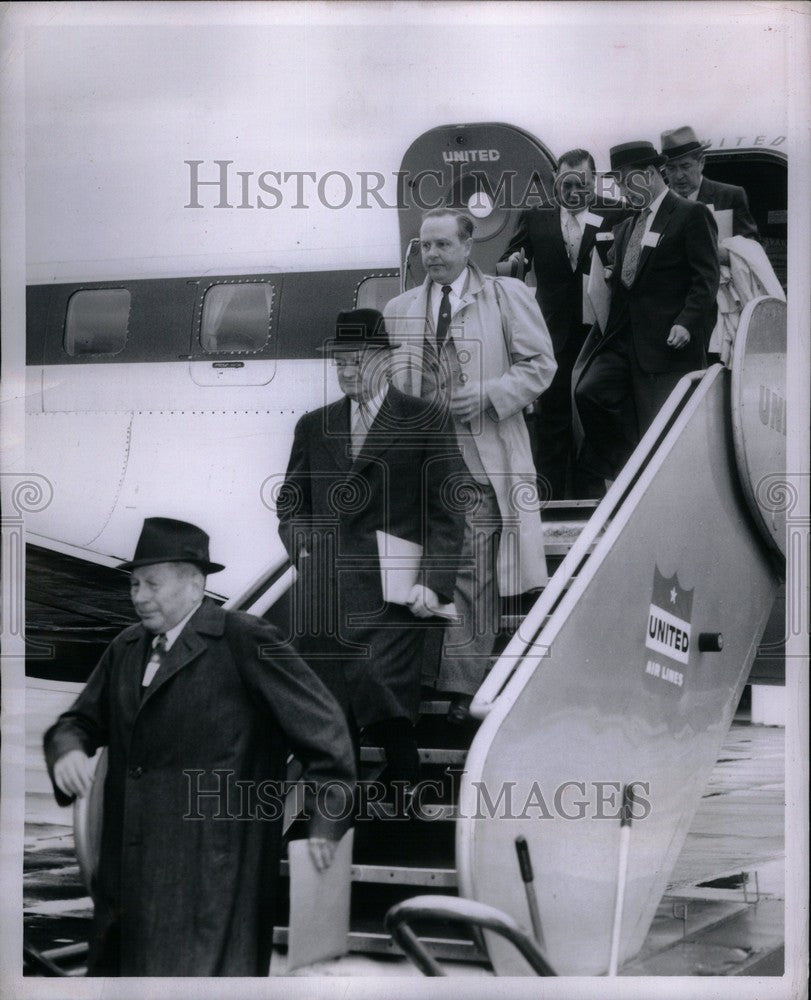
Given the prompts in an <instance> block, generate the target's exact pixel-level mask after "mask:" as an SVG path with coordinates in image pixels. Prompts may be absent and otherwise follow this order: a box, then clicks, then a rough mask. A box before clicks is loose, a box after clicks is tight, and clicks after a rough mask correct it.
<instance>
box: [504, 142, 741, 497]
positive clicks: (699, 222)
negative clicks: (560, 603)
mask: <svg viewBox="0 0 811 1000" xmlns="http://www.w3.org/2000/svg"><path fill="white" fill-rule="evenodd" d="M708 146H709V142H707V141H700V140H699V139H698V138H697V136H696V133H695V131H694V130H693V129H692V128H691V127H689V126H683V127H681V128H677V129H673V130H670V131H667V132H663V133H662V136H661V152H659V151H657V150H656V149H655V148H654V146H653V145H652V144H651V143H648V142H643V141H638V142H628V143H623V144H621V145H618V146H615V147H613V148H612V149H611V151H610V159H611V171H610V174H609V176H611V177H613V178H614V179H615V180H616V182H617V184H618V186H619V189H620V192H621V193H622V195H623V198H624V203H618V202H609V201H606V200H605V199H604V198H600V197H597V196H596V195H595V167H594V159H593V158H592V156H591V154H590V153H588V152H587V151H586V150H583V149H575V150H571V151H570V152H567V153H564V154H563V156H561V157H560V159H559V161H558V165H557V178H556V182H557V183H556V192H557V200H556V202H555V203H554V204H550V205H541V206H539V207H537V208H532V209H529V210H528V211H526V212H524V213H523V214H522V215H521V217H520V220H519V225H518V228H517V231H516V234H515V236H514V238H513V240H512V242H511V243H510V245H509V247H508V248H507V251H506V253H505V255H504V257H505V259H512V260H513V261H516V262H517V261H518V260H519V259H525V260H528V261H529V262H531V263H532V265H533V268H534V273H535V278H536V285H537V296H538V303H539V305H540V307H541V311H542V312H543V315H544V318H545V320H546V322H547V324H548V327H549V332H550V334H551V337H552V342H553V344H554V348H555V360H556V361H557V365H558V369H557V372H556V374H555V378H554V380H553V382H552V385H551V386H550V388H549V389H548V390H547V392H546V393H545V394H544V395H543V396H542V397H541V398H540V399H539V400H538V402H537V403H536V404H535V407H534V413H533V415H532V416H531V417H530V420H531V423H532V425H533V431H534V433H533V453H534V456H535V461H536V466H537V470H538V474H539V477H540V481H541V484H542V487H543V488H544V489H545V492H546V495H547V496H548V497H549V498H551V499H553V500H562V499H564V498H568V497H571V498H577V499H585V498H594V497H599V496H601V495H602V493H603V492H604V485H605V480H606V479H608V480H610V479H613V478H614V477H615V476H616V474H617V472H618V471H619V469H620V468H622V465H623V464H624V462H625V460H626V459H627V457H628V455H629V454H630V451H631V450H632V449H633V447H634V446H635V445H636V443H637V442H638V440H639V438H640V437H641V436H642V435H643V434H644V432H645V431H646V430H647V428H648V427H649V426H650V424H651V422H652V420H653V418H654V417H655V415H656V413H657V412H658V411H659V409H660V407H661V405H662V403H663V402H664V401H665V399H666V398H667V397H668V395H669V394H670V392H671V391H672V389H673V387H674V386H675V384H676V383H677V382H678V381H679V379H680V378H681V377H682V375H684V374H685V373H686V372H689V371H692V370H695V369H697V368H701V367H702V366H703V364H704V363H705V356H706V351H707V347H708V343H709V337H710V333H711V332H712V330H713V327H714V325H715V321H716V295H717V292H718V282H719V263H725V262H726V261H728V259H729V254H728V251H727V249H726V248H725V246H724V245H723V242H722V241H721V242H719V239H718V227H717V225H716V220H717V219H721V220H724V217H725V216H726V217H727V219H726V220H725V221H728V223H729V225H728V226H727V229H728V235H731V236H743V237H746V238H750V239H751V238H754V239H757V236H758V233H757V226H756V225H755V222H754V220H753V218H752V216H751V213H750V211H749V205H748V201H747V196H746V192H745V191H744V189H743V188H741V187H737V186H735V185H731V184H723V183H720V182H718V181H712V180H709V179H708V178H706V177H704V176H703V170H704V154H705V150H706V149H707V147H708ZM603 266H605V268H606V270H605V274H606V278H607V280H608V282H609V286H610V291H611V300H610V309H609V312H608V317H607V321H604V322H603V323H602V324H600V323H597V322H596V321H595V320H596V316H595V315H594V314H593V313H592V312H591V310H590V309H589V296H588V288H589V277H590V272H591V271H592V268H593V267H598V268H602V267H603ZM578 420H579V422H580V423H581V424H582V431H583V433H582V435H580V436H578V435H577V434H576V430H575V429H576V427H577V424H578Z"/></svg>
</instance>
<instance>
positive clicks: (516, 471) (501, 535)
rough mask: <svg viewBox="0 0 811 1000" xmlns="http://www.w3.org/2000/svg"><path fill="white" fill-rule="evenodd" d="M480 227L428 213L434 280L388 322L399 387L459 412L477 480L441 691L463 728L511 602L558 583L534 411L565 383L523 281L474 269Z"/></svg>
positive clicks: (443, 211) (456, 420)
mask: <svg viewBox="0 0 811 1000" xmlns="http://www.w3.org/2000/svg"><path fill="white" fill-rule="evenodd" d="M473 232H474V226H473V220H472V219H471V218H470V216H469V215H467V214H465V213H464V212H458V211H455V210H454V209H451V208H437V209H432V210H431V211H428V212H426V213H425V214H424V215H423V218H422V225H421V226H420V246H421V252H422V262H423V265H424V267H425V270H426V278H425V281H424V282H423V284H422V285H420V286H418V287H416V288H410V289H408V291H406V292H404V293H403V294H402V295H398V296H397V297H396V298H394V299H392V300H391V302H389V303H388V305H387V306H386V309H385V315H386V323H387V324H389V328H390V329H391V331H392V335H393V336H396V337H397V339H398V340H400V341H402V343H401V346H400V348H399V349H398V351H397V352H396V354H395V370H394V376H393V378H394V384H395V385H396V386H397V387H398V388H401V389H403V391H404V392H407V393H410V394H411V395H413V396H418V397H421V398H422V399H424V400H427V401H429V402H430V403H431V405H432V406H440V407H444V408H447V409H449V410H450V414H451V418H452V421H453V427H454V429H455V431H456V436H457V438H458V441H459V448H460V450H461V452H462V457H463V459H464V462H465V466H466V471H467V477H468V481H467V486H466V495H467V499H468V503H467V522H466V526H465V545H464V548H463V561H462V568H461V570H460V572H459V575H458V577H457V579H456V587H455V591H454V604H455V605H456V609H457V611H458V612H459V622H458V624H454V625H452V626H451V627H450V628H448V630H447V633H446V637H445V648H444V652H443V657H442V664H441V667H440V672H439V680H438V683H439V686H440V688H442V689H444V690H445V691H448V692H451V693H452V694H453V695H454V697H453V698H452V699H451V704H450V708H449V711H448V718H449V720H450V721H451V722H453V723H457V722H464V721H465V720H466V719H467V718H468V716H469V712H468V706H469V704H470V701H471V699H472V696H473V695H474V694H475V693H476V691H477V689H478V688H479V687H480V685H481V683H482V680H483V679H484V676H485V673H486V672H487V669H488V667H489V665H490V658H491V655H492V651H493V645H494V642H495V637H496V634H497V631H498V628H499V608H500V596H517V595H520V594H523V593H525V592H526V591H530V590H534V589H536V588H538V587H542V586H544V584H545V583H546V582H547V579H548V577H547V572H546V559H545V556H544V540H543V527H542V525H541V517H540V503H539V499H538V492H537V486H536V473H535V463H534V461H533V458H532V450H531V448H530V442H529V434H528V432H527V426H526V423H525V421H524V408H525V407H526V406H528V405H529V404H530V403H533V402H534V401H535V400H536V399H537V398H538V396H540V394H541V393H542V392H544V391H545V390H546V389H547V387H548V386H549V384H550V383H551V381H552V378H553V376H554V374H555V369H556V364H555V356H554V352H553V349H552V342H551V340H550V337H549V333H548V331H547V328H546V323H545V321H544V318H543V316H542V315H541V311H540V309H539V308H538V303H537V302H536V301H535V297H534V295H533V294H532V290H531V289H530V288H528V287H527V286H526V285H525V284H524V283H523V281H518V280H516V279H515V278H506V277H504V278H502V277H498V278H493V277H491V276H490V275H485V274H482V272H481V271H480V270H479V268H478V267H476V265H475V264H474V263H473V262H472V261H471V260H470V254H471V251H472V249H473Z"/></svg>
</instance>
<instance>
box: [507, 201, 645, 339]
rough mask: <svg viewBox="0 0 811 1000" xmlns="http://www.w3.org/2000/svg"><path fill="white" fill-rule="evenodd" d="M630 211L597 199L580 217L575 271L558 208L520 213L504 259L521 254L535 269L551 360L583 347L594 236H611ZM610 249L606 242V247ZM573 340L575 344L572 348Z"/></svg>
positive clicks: (544, 206)
mask: <svg viewBox="0 0 811 1000" xmlns="http://www.w3.org/2000/svg"><path fill="white" fill-rule="evenodd" d="M628 214H629V213H628V211H627V210H626V209H624V208H622V207H621V206H619V205H617V204H616V203H611V202H605V201H603V200H602V199H597V200H595V202H594V203H593V204H591V205H589V207H588V210H587V211H586V212H585V213H584V214H583V237H582V239H581V241H580V249H579V251H578V255H577V264H576V266H575V268H574V269H572V265H571V263H570V261H569V254H568V252H567V250H566V244H565V243H564V240H563V232H562V230H561V222H560V206H559V205H558V204H555V203H553V204H547V205H538V206H536V207H534V208H529V209H527V210H526V211H524V212H522V213H521V215H520V217H519V220H518V226H517V228H516V231H515V235H514V236H513V238H512V239H511V240H510V245H509V246H508V247H507V249H506V250H505V252H504V254H503V256H502V260H506V259H507V257H509V256H510V254H512V253H513V252H514V251H516V250H522V251H523V253H524V255H525V257H526V258H527V260H528V261H529V262H530V263H531V264H532V266H533V269H534V271H535V278H536V286H535V295H536V298H537V299H538V305H539V306H540V307H541V312H542V313H543V318H544V319H545V320H546V325H547V328H548V330H549V336H550V337H551V339H552V346H553V348H554V350H555V358H559V357H560V356H561V355H562V354H563V353H564V350H567V351H568V353H573V354H574V355H575V356H576V354H577V352H578V351H579V350H580V348H581V347H582V346H583V341H584V340H585V337H586V334H587V333H588V328H586V327H584V323H583V279H584V277H587V276H588V274H589V271H590V269H591V256H592V253H591V252H592V250H593V249H594V247H595V246H598V248H599V244H598V242H597V236H598V234H599V235H602V236H603V237H605V236H607V235H610V233H611V230H612V228H613V227H614V226H616V225H618V224H619V223H620V222H621V221H622V220H623V219H624V218H626V216H627V215H628ZM606 245H609V244H606ZM570 340H574V341H575V342H576V343H574V344H570V343H569V341H570Z"/></svg>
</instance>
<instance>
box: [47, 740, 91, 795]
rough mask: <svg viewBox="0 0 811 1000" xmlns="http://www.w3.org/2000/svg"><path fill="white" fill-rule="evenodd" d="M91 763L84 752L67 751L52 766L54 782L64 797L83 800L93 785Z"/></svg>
mask: <svg viewBox="0 0 811 1000" xmlns="http://www.w3.org/2000/svg"><path fill="white" fill-rule="evenodd" d="M94 770H95V768H94V766H93V762H92V761H91V759H90V758H89V757H88V756H87V754H86V753H85V752H84V750H69V751H68V752H67V753H66V754H64V756H62V757H60V758H59V760H58V761H57V762H56V763H55V764H54V781H55V782H56V786H57V788H59V790H60V791H61V792H64V793H65V795H78V796H79V798H80V799H81V798H84V796H85V795H87V793H88V792H89V791H90V787H91V785H92V784H93V772H94Z"/></svg>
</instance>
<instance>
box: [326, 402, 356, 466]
mask: <svg viewBox="0 0 811 1000" xmlns="http://www.w3.org/2000/svg"><path fill="white" fill-rule="evenodd" d="M324 424H325V427H324V431H323V432H322V433H321V435H320V440H321V444H322V447H321V449H320V450H321V452H322V455H323V454H326V455H327V456H328V458H327V461H329V460H331V461H332V462H333V463H334V464H335V465H336V466H337V467H338V468H339V469H340V470H341V471H342V472H348V471H349V469H350V467H351V465H352V450H351V447H352V440H351V437H350V433H349V431H350V428H349V397H348V396H344V397H343V398H342V399H338V400H336V401H335V402H334V403H330V404H329V405H328V406H327V407H326V408H325V410H324Z"/></svg>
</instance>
